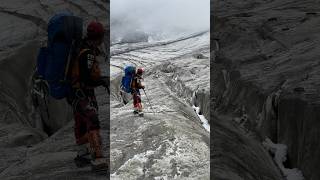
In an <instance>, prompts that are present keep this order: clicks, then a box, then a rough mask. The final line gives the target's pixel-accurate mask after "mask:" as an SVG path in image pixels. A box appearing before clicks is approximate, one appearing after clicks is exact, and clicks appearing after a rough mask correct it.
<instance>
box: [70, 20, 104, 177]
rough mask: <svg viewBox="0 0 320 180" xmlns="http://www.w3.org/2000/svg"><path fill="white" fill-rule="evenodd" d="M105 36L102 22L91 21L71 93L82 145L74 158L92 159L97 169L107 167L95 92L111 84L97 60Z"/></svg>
mask: <svg viewBox="0 0 320 180" xmlns="http://www.w3.org/2000/svg"><path fill="white" fill-rule="evenodd" d="M104 35H105V29H104V27H103V25H102V24H101V23H99V22H96V21H92V22H91V23H89V25H88V27H87V34H86V37H85V38H84V39H83V41H82V43H81V45H80V52H79V54H78V57H77V58H76V60H75V61H74V62H73V63H72V66H71V67H72V68H71V79H72V89H71V93H70V94H69V96H68V102H69V103H70V104H71V105H72V107H73V112H74V119H75V136H76V142H77V144H78V145H79V147H80V151H79V152H78V155H77V157H76V158H75V161H76V163H77V165H78V166H82V165H81V164H83V163H84V164H86V162H87V163H89V162H90V163H91V165H92V168H93V170H97V171H100V170H103V169H105V170H107V168H108V164H107V160H106V158H105V157H104V155H103V150H102V138H101V135H100V121H99V119H98V103H97V100H96V96H95V92H94V88H96V87H98V86H104V87H106V88H107V87H108V78H107V77H103V76H101V70H100V67H99V62H98V61H97V56H99V55H100V54H101V51H100V49H99V46H100V45H101V44H102V43H103V40H104ZM81 147H82V151H81ZM88 147H89V148H88ZM90 156H91V157H90ZM90 159H91V161H89V160H90Z"/></svg>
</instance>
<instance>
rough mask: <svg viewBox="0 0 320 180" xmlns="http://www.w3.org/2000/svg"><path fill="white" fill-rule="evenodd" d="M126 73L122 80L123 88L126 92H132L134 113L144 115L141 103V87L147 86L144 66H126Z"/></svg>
mask: <svg viewBox="0 0 320 180" xmlns="http://www.w3.org/2000/svg"><path fill="white" fill-rule="evenodd" d="M124 72H125V75H124V76H123V78H122V81H121V88H122V90H123V91H125V92H126V93H131V95H132V99H133V113H134V114H138V115H139V116H143V108H142V103H141V94H140V89H143V90H144V88H145V86H144V85H143V77H142V75H143V73H144V69H143V68H138V69H137V70H136V68H135V67H134V66H126V67H125V68H124Z"/></svg>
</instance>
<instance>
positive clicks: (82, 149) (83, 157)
mask: <svg viewBox="0 0 320 180" xmlns="http://www.w3.org/2000/svg"><path fill="white" fill-rule="evenodd" d="M88 147H89V145H88V144H81V145H78V147H77V151H78V153H77V156H76V157H75V158H74V162H75V164H76V166H77V167H78V168H81V167H84V166H87V165H89V164H90V163H91V154H90V151H89V148H88Z"/></svg>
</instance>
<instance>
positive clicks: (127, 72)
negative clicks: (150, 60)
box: [121, 65, 136, 93]
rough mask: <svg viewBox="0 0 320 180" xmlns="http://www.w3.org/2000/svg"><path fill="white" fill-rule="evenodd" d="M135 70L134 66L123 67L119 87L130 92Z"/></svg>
mask: <svg viewBox="0 0 320 180" xmlns="http://www.w3.org/2000/svg"><path fill="white" fill-rule="evenodd" d="M135 72H136V68H135V67H134V66H131V65H129V66H126V67H125V68H124V76H123V77H122V80H121V89H122V90H123V91H125V92H127V93H131V92H132V88H131V83H132V80H133V77H134V74H135Z"/></svg>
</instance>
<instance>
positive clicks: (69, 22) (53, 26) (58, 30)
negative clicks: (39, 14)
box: [47, 12, 82, 44]
mask: <svg viewBox="0 0 320 180" xmlns="http://www.w3.org/2000/svg"><path fill="white" fill-rule="evenodd" d="M47 31H48V43H49V44H50V43H52V42H54V39H55V37H56V36H57V35H58V34H59V35H62V36H63V37H64V38H65V40H66V41H67V42H71V41H72V40H73V39H79V38H82V19H81V18H79V17H76V16H74V15H73V14H72V13H70V12H62V13H58V14H56V15H54V16H53V17H52V18H51V19H50V20H49V23H48V30H47Z"/></svg>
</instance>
